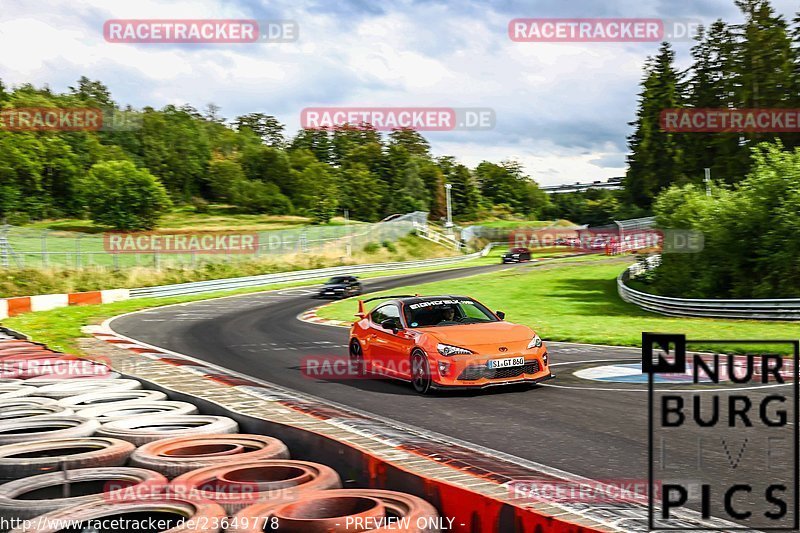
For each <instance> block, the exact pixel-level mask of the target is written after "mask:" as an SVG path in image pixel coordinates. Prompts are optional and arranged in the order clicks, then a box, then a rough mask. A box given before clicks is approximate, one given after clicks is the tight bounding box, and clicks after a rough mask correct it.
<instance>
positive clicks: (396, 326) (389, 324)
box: [381, 318, 402, 333]
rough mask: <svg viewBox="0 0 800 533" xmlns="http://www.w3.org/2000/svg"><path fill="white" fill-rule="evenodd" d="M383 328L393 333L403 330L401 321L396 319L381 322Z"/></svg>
mask: <svg viewBox="0 0 800 533" xmlns="http://www.w3.org/2000/svg"><path fill="white" fill-rule="evenodd" d="M381 327H382V328H383V329H390V330H392V333H397V332H398V331H400V330H401V329H402V328H401V327H400V321H399V320H397V319H396V318H387V319H386V320H384V321H383V322H381Z"/></svg>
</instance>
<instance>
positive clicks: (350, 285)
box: [317, 276, 361, 298]
mask: <svg viewBox="0 0 800 533" xmlns="http://www.w3.org/2000/svg"><path fill="white" fill-rule="evenodd" d="M357 294H361V282H360V281H358V278H357V277H355V276H334V277H332V278H331V279H329V280H328V281H326V282H325V285H323V286H322V287H321V288H320V290H319V293H317V298H349V297H350V296H355V295H357Z"/></svg>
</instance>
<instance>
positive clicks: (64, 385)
mask: <svg viewBox="0 0 800 533" xmlns="http://www.w3.org/2000/svg"><path fill="white" fill-rule="evenodd" d="M141 388H142V384H141V383H139V382H138V381H136V380H135V379H88V378H78V379H65V380H62V381H60V382H59V383H54V384H52V385H45V386H44V387H39V388H38V389H34V390H35V391H36V395H37V396H46V397H48V398H55V399H57V400H60V399H62V398H67V397H69V396H75V395H77V394H85V393H87V392H100V391H103V392H107V391H123V390H133V389H141Z"/></svg>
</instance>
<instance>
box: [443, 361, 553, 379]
mask: <svg viewBox="0 0 800 533" xmlns="http://www.w3.org/2000/svg"><path fill="white" fill-rule="evenodd" d="M538 371H539V361H525V364H524V365H523V366H510V367H508V368H492V369H489V368H486V365H469V366H468V367H467V368H465V369H464V371H463V372H461V375H459V376H458V379H459V380H461V381H476V380H479V379H481V378H486V379H508V378H516V377H519V376H521V375H522V374H535V373H537V372H538Z"/></svg>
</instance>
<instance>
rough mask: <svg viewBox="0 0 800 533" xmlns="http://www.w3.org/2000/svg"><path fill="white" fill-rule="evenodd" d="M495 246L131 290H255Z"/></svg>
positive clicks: (149, 293)
mask: <svg viewBox="0 0 800 533" xmlns="http://www.w3.org/2000/svg"><path fill="white" fill-rule="evenodd" d="M491 248H492V245H491V244H490V245H487V246H486V247H485V248H484V249H483V250H481V251H480V252H475V253H473V254H469V255H461V256H456V257H441V258H438V259H423V260H420V261H403V262H399V263H372V264H369V265H347V266H340V267H329V268H317V269H314V270H297V271H294V272H278V273H275V274H262V275H258V276H247V277H242V278H230V279H214V280H209V281H195V282H192V283H179V284H177V285H162V286H159V287H144V288H141V289H131V291H130V297H131V298H146V297H151V298H152V297H159V296H176V295H179V294H198V293H203V292H213V291H224V290H230V289H240V288H243V287H253V286H257V285H270V284H273V283H286V282H289V281H306V280H314V279H320V278H325V277H329V276H335V275H337V274H353V273H358V272H376V271H381V270H402V269H406V268H414V267H425V266H435V265H446V264H450V263H457V262H460V261H465V260H467V259H474V258H476V257H481V256H482V255H486V254H488V253H489V250H490V249H491Z"/></svg>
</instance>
